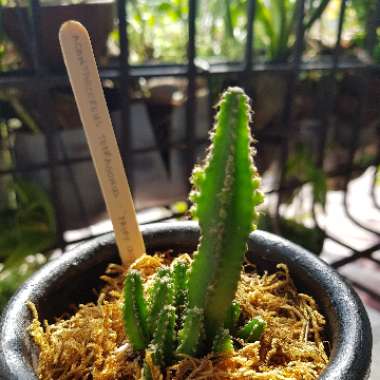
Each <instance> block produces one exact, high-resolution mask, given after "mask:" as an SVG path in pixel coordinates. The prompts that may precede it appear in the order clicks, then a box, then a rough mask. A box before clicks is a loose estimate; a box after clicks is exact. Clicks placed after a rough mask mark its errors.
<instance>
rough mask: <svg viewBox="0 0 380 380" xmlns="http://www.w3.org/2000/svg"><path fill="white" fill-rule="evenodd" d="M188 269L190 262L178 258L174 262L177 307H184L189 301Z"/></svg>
mask: <svg viewBox="0 0 380 380" xmlns="http://www.w3.org/2000/svg"><path fill="white" fill-rule="evenodd" d="M188 269H189V264H188V263H187V262H186V261H181V260H176V261H175V262H174V263H173V285H174V295H175V305H176V307H177V308H181V307H183V306H184V305H185V304H186V302H187V297H188V289H187V282H188Z"/></svg>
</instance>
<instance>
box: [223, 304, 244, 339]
mask: <svg viewBox="0 0 380 380" xmlns="http://www.w3.org/2000/svg"><path fill="white" fill-rule="evenodd" d="M240 314H241V308H240V305H239V303H238V302H236V301H232V304H231V306H230V307H229V309H228V310H227V315H226V319H225V320H224V328H226V329H228V330H229V331H230V332H231V333H234V332H235V330H236V326H237V324H238V322H239V318H240Z"/></svg>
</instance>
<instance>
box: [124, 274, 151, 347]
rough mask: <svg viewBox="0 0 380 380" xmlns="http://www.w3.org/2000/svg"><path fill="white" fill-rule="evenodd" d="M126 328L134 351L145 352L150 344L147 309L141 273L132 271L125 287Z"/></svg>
mask: <svg viewBox="0 0 380 380" xmlns="http://www.w3.org/2000/svg"><path fill="white" fill-rule="evenodd" d="M123 317H124V326H125V330H126V333H127V335H128V338H129V341H130V342H131V344H132V346H133V349H134V350H137V351H138V350H143V349H144V348H145V347H146V346H147V345H148V343H149V339H148V326H147V307H146V303H145V299H144V291H143V286H142V280H141V276H140V273H139V272H138V271H136V270H130V271H129V272H128V273H127V276H126V279H125V285H124V307H123Z"/></svg>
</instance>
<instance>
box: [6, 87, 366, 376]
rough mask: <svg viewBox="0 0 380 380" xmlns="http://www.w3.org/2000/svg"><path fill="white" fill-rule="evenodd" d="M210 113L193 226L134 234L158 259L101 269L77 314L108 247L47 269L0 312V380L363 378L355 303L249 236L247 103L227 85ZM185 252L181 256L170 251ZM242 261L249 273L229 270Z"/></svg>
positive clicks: (314, 265) (321, 268)
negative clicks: (94, 292) (93, 296)
mask: <svg viewBox="0 0 380 380" xmlns="http://www.w3.org/2000/svg"><path fill="white" fill-rule="evenodd" d="M219 106H220V110H219V113H218V115H217V119H216V126H215V129H214V131H213V133H212V135H211V139H212V145H211V148H210V150H209V154H208V157H207V159H206V161H205V164H204V166H199V167H196V168H195V169H194V172H193V175H192V183H193V191H192V192H191V196H190V198H191V200H192V201H193V204H194V206H193V209H192V213H193V215H194V217H195V218H196V219H197V220H198V222H199V227H198V226H197V225H194V224H191V223H168V224H162V225H157V226H155V225H152V226H147V227H144V228H143V229H142V232H143V235H144V240H145V243H146V246H147V250H148V252H150V253H154V252H157V251H160V252H161V253H158V254H155V255H154V256H146V255H145V256H143V257H141V258H140V259H138V260H137V261H136V262H135V263H133V264H132V265H131V267H130V268H123V267H120V266H117V265H116V266H115V265H111V266H109V268H108V271H107V272H106V276H103V277H102V278H103V279H104V280H105V281H106V284H107V285H106V286H105V287H103V288H102V289H101V290H100V291H99V293H98V294H99V298H98V300H97V302H96V303H95V304H94V303H87V304H83V303H84V302H87V301H88V300H89V299H90V296H89V294H90V293H91V288H92V287H93V286H96V287H98V289H99V281H97V279H98V278H99V276H100V275H101V274H102V273H104V270H105V266H106V265H108V264H109V263H110V262H112V261H115V260H116V248H115V244H114V238H113V236H108V237H105V238H104V237H103V238H100V239H97V240H94V241H93V242H90V243H87V245H84V246H82V247H78V248H77V249H75V250H73V252H72V253H71V254H68V255H67V256H66V257H63V258H62V259H61V260H60V261H56V262H53V263H50V264H48V266H46V267H45V268H43V269H42V270H41V271H40V272H39V273H37V274H36V275H35V276H34V277H33V278H32V279H31V280H30V281H29V282H28V283H27V284H25V286H24V288H22V289H21V290H20V291H19V293H18V294H17V295H16V297H15V298H14V299H13V301H12V302H11V303H10V305H9V306H8V309H7V310H6V312H5V313H4V315H3V318H2V322H1V325H0V336H1V342H2V344H1V346H0V376H3V377H5V378H7V379H26V380H28V379H36V378H37V376H38V377H39V378H41V379H44V378H52V379H54V378H92V379H122V378H123V379H124V378H126V379H139V378H142V379H163V378H167V379H176V380H178V379H196V378H199V379H200V378H202V379H229V378H236V379H256V378H257V379H259V378H260V379H262V378H264V379H265V378H267V379H287V378H289V379H317V378H319V379H324V380H332V379H338V378H339V379H358V380H359V379H364V378H366V376H367V374H368V369H369V365H370V350H371V331H370V327H369V322H368V317H367V315H366V313H365V310H364V308H363V305H362V304H361V302H360V301H359V299H358V297H357V296H356V295H355V294H354V292H353V291H352V290H351V289H350V288H349V287H348V286H347V285H346V284H345V283H344V282H343V281H342V279H341V278H340V277H339V276H338V275H337V274H336V273H335V272H334V271H333V270H332V269H330V268H329V267H328V266H327V265H326V264H324V263H322V262H321V261H320V260H319V259H318V258H316V257H314V256H313V255H312V254H310V253H308V252H306V251H305V250H303V249H301V248H300V247H297V246H295V245H292V244H291V243H289V242H286V241H284V240H283V239H280V238H276V237H274V236H273V235H270V234H266V233H263V232H255V233H253V234H250V233H251V231H252V230H253V229H254V228H255V227H254V223H255V222H256V220H257V217H258V211H257V206H258V205H260V204H261V203H262V202H263V195H262V193H261V192H260V190H259V184H260V179H259V177H258V174H257V171H256V169H255V167H254V165H253V162H252V153H253V152H252V148H251V147H250V144H251V137H250V134H249V127H248V126H249V118H250V108H249V104H248V99H247V97H246V96H245V94H244V93H243V91H242V90H241V89H238V88H230V89H228V90H227V91H226V92H225V94H224V95H223V97H222V99H221V102H220V105H219ZM247 242H248V254H247V253H246V250H247ZM196 246H197V248H196ZM195 248H196V253H194V255H193V258H192V259H191V258H190V256H189V255H187V254H180V253H183V252H187V253H189V254H190V253H192V252H193V251H194V250H195ZM169 249H171V250H172V251H168V250H169ZM245 257H246V258H247V260H249V261H250V262H253V263H254V264H255V269H254V268H252V264H250V265H248V266H245V267H244V269H245V270H244V271H242V269H243V263H244V259H245ZM281 263H282V265H281ZM277 264H280V266H279V267H278V268H277V272H276V265H277ZM265 271H270V272H273V271H274V272H275V273H274V274H268V273H267V272H265ZM292 279H293V280H294V281H295V285H296V286H297V287H298V289H297V288H296V286H295V285H294V284H293V281H292ZM299 291H302V293H300V292H299ZM304 293H307V294H308V295H306V294H304ZM58 295H59V297H58ZM312 296H313V297H315V298H316V299H317V300H318V304H319V306H318V305H317V303H316V302H315V300H314V299H313V298H312ZM27 303H28V305H29V307H28V305H26V304H27ZM73 303H75V304H77V305H79V304H82V305H81V306H79V308H78V309H77V311H76V312H75V314H74V315H72V314H71V316H70V317H69V318H68V319H67V318H66V317H62V318H60V319H58V320H57V321H56V322H55V323H53V324H52V325H50V326H48V325H46V324H45V327H42V326H41V324H40V322H39V316H40V317H42V318H44V319H48V320H52V319H53V318H54V317H59V316H60V315H61V314H62V313H63V312H64V311H66V312H67V309H68V305H69V304H73ZM30 309H31V310H32V315H31V313H30ZM38 314H39V316H38ZM325 318H327V328H326V329H325V330H324V325H325ZM16 321H17V322H16ZM324 340H327V341H328V342H329V347H330V348H331V351H328V350H327V345H326V344H324ZM357 352H360V353H361V354H360V355H357ZM328 355H330V357H328Z"/></svg>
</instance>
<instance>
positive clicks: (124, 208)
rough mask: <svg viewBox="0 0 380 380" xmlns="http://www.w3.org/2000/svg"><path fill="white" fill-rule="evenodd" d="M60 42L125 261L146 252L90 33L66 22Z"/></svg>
mask: <svg viewBox="0 0 380 380" xmlns="http://www.w3.org/2000/svg"><path fill="white" fill-rule="evenodd" d="M59 41H60V44H61V49H62V53H63V58H64V61H65V65H66V69H67V72H68V75H69V78H70V83H71V87H72V89H73V92H74V96H75V100H76V103H77V106H78V110H79V115H80V118H81V121H82V124H83V127H84V130H85V133H86V137H87V142H88V145H89V147H90V151H91V156H92V160H93V162H94V165H95V169H96V174H97V176H98V180H99V183H100V187H101V189H102V193H103V197H104V200H105V203H106V206H107V210H108V214H109V216H110V218H111V221H112V224H113V228H114V231H115V238H116V244H117V246H118V248H119V254H120V257H121V260H122V263H123V264H125V265H130V264H131V263H132V262H133V261H134V260H135V259H137V258H138V257H140V256H141V255H143V254H144V253H145V246H144V241H143V238H142V235H141V232H140V230H139V226H138V223H137V219H136V213H135V208H134V206H133V200H132V195H131V191H130V189H129V184H128V180H127V177H126V175H125V171H124V167H123V164H122V160H121V157H120V153H119V149H118V146H117V143H116V138H115V135H114V132H113V128H112V124H111V118H110V115H109V112H108V108H107V104H106V101H105V98H104V93H103V88H102V85H101V83H100V78H99V73H98V69H97V67H96V62H95V57H94V53H93V51H92V46H91V41H90V36H89V34H88V32H87V30H86V28H85V27H84V26H83V25H82V24H80V23H79V22H77V21H67V22H65V23H64V24H62V26H61V29H60V31H59Z"/></svg>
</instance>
